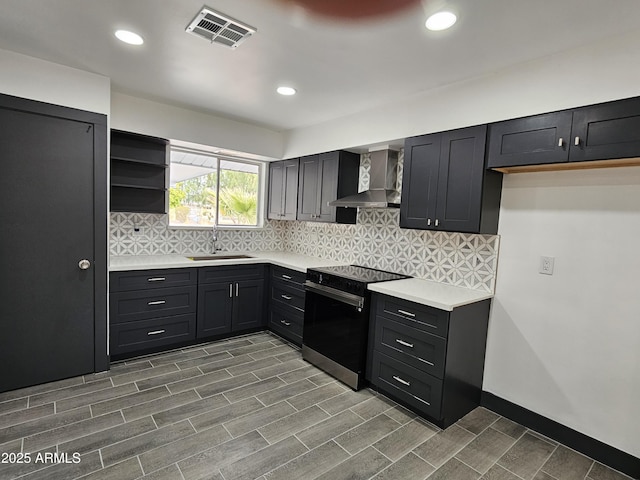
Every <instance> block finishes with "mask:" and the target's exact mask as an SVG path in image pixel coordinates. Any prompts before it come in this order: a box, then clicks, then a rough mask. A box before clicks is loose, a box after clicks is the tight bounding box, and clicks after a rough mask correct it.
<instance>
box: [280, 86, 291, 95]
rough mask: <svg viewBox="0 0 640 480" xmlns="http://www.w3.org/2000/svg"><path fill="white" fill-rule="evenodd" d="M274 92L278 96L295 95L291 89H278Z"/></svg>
mask: <svg viewBox="0 0 640 480" xmlns="http://www.w3.org/2000/svg"><path fill="white" fill-rule="evenodd" d="M276 92H278V93H279V94H280V95H295V94H296V89H295V88H292V87H278V88H277V90H276Z"/></svg>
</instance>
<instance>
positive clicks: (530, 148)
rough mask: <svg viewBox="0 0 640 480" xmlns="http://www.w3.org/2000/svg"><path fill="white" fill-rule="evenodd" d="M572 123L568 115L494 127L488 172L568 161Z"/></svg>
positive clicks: (562, 113) (506, 123)
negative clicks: (501, 168)
mask: <svg viewBox="0 0 640 480" xmlns="http://www.w3.org/2000/svg"><path fill="white" fill-rule="evenodd" d="M571 119H572V114H571V112H567V111H565V112H556V113H548V114H545V115H536V116H534V117H526V118H516V119H515V120H508V121H506V122H498V123H492V124H491V125H489V146H488V149H487V151H488V154H487V168H493V167H502V166H516V165H518V166H520V165H539V164H542V163H560V162H566V161H568V159H569V141H570V136H571Z"/></svg>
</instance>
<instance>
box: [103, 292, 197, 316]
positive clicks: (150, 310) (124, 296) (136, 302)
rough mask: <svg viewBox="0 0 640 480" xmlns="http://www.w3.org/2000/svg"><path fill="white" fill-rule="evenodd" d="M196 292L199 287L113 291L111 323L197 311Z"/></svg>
mask: <svg viewBox="0 0 640 480" xmlns="http://www.w3.org/2000/svg"><path fill="white" fill-rule="evenodd" d="M196 292H197V287H178V288H158V289H155V290H153V291H148V290H138V291H135V292H121V293H112V294H111V295H109V309H110V312H109V319H110V323H112V324H114V323H123V322H131V321H134V320H143V319H145V318H154V317H158V316H168V315H181V314H185V313H195V311H196V307H197V302H196V294H197V293H196Z"/></svg>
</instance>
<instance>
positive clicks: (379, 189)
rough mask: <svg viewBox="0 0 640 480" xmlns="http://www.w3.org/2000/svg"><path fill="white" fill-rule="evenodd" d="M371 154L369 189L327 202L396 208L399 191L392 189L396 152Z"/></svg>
mask: <svg viewBox="0 0 640 480" xmlns="http://www.w3.org/2000/svg"><path fill="white" fill-rule="evenodd" d="M370 155H371V174H370V180H369V190H366V191H364V192H360V193H357V194H355V195H349V196H348V197H343V198H339V199H337V200H334V201H333V202H329V205H330V206H332V207H350V208H356V207H360V208H398V207H400V193H399V192H398V191H396V190H395V189H394V187H395V184H396V179H397V176H398V173H397V172H398V168H397V167H398V152H396V151H393V150H376V151H373V152H371V153H370Z"/></svg>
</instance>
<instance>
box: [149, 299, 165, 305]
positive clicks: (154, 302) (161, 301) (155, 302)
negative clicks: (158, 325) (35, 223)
mask: <svg viewBox="0 0 640 480" xmlns="http://www.w3.org/2000/svg"><path fill="white" fill-rule="evenodd" d="M165 303H167V301H166V300H155V301H153V302H148V303H147V305H164V304H165Z"/></svg>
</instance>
